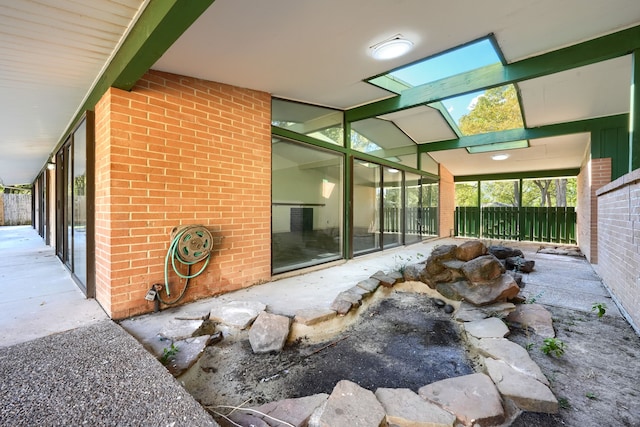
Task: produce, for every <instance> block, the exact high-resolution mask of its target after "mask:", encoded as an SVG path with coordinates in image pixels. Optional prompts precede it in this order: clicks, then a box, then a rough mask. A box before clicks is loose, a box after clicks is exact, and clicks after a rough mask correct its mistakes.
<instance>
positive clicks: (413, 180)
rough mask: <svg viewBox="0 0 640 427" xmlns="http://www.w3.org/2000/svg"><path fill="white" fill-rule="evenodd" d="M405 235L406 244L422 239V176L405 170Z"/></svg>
mask: <svg viewBox="0 0 640 427" xmlns="http://www.w3.org/2000/svg"><path fill="white" fill-rule="evenodd" d="M404 179H405V185H404V188H405V216H404V218H405V219H404V223H405V237H404V241H405V243H406V244H407V245H409V244H411V243H417V242H419V241H421V240H422V224H423V223H422V220H423V212H422V177H421V176H420V175H417V174H414V173H410V172H405V175H404Z"/></svg>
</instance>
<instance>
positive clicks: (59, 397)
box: [0, 321, 217, 427]
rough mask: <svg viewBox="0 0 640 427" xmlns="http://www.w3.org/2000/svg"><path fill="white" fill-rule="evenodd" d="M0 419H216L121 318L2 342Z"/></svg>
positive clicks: (103, 422)
mask: <svg viewBox="0 0 640 427" xmlns="http://www.w3.org/2000/svg"><path fill="white" fill-rule="evenodd" d="M0 401H1V402H2V405H1V406H0V425H3V426H36V425H37V426H82V425H90V426H172V427H173V426H175V427H177V426H216V425H217V424H216V423H215V421H213V419H212V418H211V417H210V416H209V415H208V414H207V413H206V411H204V410H203V409H202V407H201V406H200V405H199V404H198V403H197V402H196V401H195V400H194V399H193V398H192V397H191V395H189V393H188V392H187V391H186V390H185V389H184V388H183V387H182V386H181V385H180V384H179V383H178V382H177V381H176V380H175V379H174V378H173V377H172V376H171V374H169V372H167V370H166V369H165V368H164V367H163V366H162V365H161V364H160V363H159V362H158V361H157V360H156V359H155V358H154V357H153V356H152V355H151V354H149V353H148V352H147V351H146V350H144V348H143V347H142V346H141V345H140V344H139V343H138V342H137V341H136V340H135V339H134V338H132V337H131V336H130V335H129V334H127V333H126V332H125V331H124V330H123V329H122V328H121V327H120V326H119V325H117V324H115V323H113V322H111V321H102V322H99V323H97V324H94V325H92V326H89V327H85V328H80V329H75V330H71V331H68V332H64V333H60V334H56V335H49V336H47V337H44V338H40V339H37V340H34V341H30V342H27V343H24V344H18V345H14V346H11V347H4V348H0Z"/></svg>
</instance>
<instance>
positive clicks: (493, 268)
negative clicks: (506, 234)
mask: <svg viewBox="0 0 640 427" xmlns="http://www.w3.org/2000/svg"><path fill="white" fill-rule="evenodd" d="M534 265H535V264H534V261H531V260H525V259H524V257H523V256H522V252H521V251H519V250H513V249H509V248H505V247H502V246H495V247H493V246H492V247H490V248H487V246H485V245H484V243H482V242H480V241H469V242H465V243H463V244H461V245H443V246H439V247H437V248H436V249H434V250H433V252H432V253H431V255H430V256H429V258H428V259H427V260H426V261H425V262H424V263H418V264H414V265H411V266H408V267H407V268H406V269H405V272H404V279H405V280H407V281H415V280H417V281H421V282H423V283H425V284H427V285H428V286H429V287H430V288H431V289H435V290H437V291H438V292H439V293H440V294H441V295H443V296H444V297H446V298H448V299H451V300H455V301H467V302H469V303H471V304H473V305H476V306H484V305H489V304H493V303H496V302H503V301H510V300H518V294H519V293H520V286H519V284H520V283H521V280H522V276H521V275H520V274H519V273H517V272H510V274H505V272H506V271H507V268H509V269H510V270H514V269H515V270H518V271H522V272H531V271H532V270H533V267H534Z"/></svg>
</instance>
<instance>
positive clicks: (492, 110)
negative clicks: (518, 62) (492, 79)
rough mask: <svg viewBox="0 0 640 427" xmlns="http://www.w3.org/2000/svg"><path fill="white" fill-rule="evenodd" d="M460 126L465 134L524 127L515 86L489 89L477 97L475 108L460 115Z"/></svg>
mask: <svg viewBox="0 0 640 427" xmlns="http://www.w3.org/2000/svg"><path fill="white" fill-rule="evenodd" d="M458 127H459V128H460V130H461V131H462V133H463V134H464V135H477V134H481V133H487V132H497V131H500V130H508V129H517V128H521V127H524V124H523V122H522V114H521V113H520V105H519V104H518V96H517V94H516V89H515V87H514V86H513V85H507V86H500V87H496V88H493V89H487V90H486V91H485V93H484V95H480V96H479V97H478V98H477V103H476V105H475V107H474V108H473V110H471V111H470V112H469V114H465V115H464V116H462V117H460V122H459V124H458Z"/></svg>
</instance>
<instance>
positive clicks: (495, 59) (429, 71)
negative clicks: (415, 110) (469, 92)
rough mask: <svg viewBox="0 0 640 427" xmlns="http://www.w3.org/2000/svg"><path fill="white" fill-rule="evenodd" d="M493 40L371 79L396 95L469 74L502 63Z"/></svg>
mask: <svg viewBox="0 0 640 427" xmlns="http://www.w3.org/2000/svg"><path fill="white" fill-rule="evenodd" d="M500 62H501V61H500V56H499V55H498V52H497V51H496V49H495V48H494V46H493V43H492V42H491V39H489V38H485V39H481V40H478V41H475V42H472V43H469V44H466V45H464V46H461V47H458V48H455V49H452V50H449V51H446V52H443V53H440V54H438V55H435V56H431V57H429V58H426V59H423V60H422V61H419V62H415V63H413V64H409V65H406V66H404V67H401V68H398V69H396V70H392V71H390V72H388V73H386V74H383V75H381V76H378V77H373V78H371V79H369V80H367V81H368V82H369V83H371V84H373V85H376V86H379V87H381V88H383V89H387V90H390V91H392V92H395V93H398V94H399V93H402V91H403V90H406V89H409V88H412V87H415V86H420V85H423V84H427V83H432V82H434V81H436V80H440V79H443V78H445V77H450V76H453V75H456V74H460V73H464V72H466V71H472V70H476V69H478V68H482V67H484V66H487V65H492V64H497V63H500Z"/></svg>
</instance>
